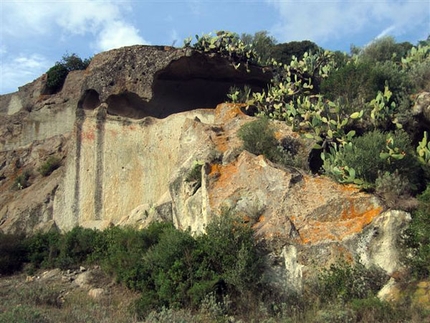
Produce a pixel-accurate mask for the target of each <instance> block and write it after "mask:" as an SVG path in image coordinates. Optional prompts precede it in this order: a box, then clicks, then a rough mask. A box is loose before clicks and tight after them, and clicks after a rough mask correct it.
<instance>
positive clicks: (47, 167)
mask: <svg viewBox="0 0 430 323" xmlns="http://www.w3.org/2000/svg"><path fill="white" fill-rule="evenodd" d="M60 166H61V159H60V158H58V157H55V156H49V157H48V159H47V160H46V161H45V162H44V163H43V164H42V165H41V166H40V167H39V173H40V174H42V176H49V175H51V173H52V172H53V171H54V170H56V169H57V168H58V167H60Z"/></svg>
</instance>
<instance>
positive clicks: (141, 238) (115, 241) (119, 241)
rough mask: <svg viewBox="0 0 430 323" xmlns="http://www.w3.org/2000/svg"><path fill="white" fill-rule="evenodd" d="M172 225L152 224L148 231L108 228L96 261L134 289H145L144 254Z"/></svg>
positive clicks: (100, 244) (97, 245) (101, 235)
mask: <svg viewBox="0 0 430 323" xmlns="http://www.w3.org/2000/svg"><path fill="white" fill-rule="evenodd" d="M172 227H173V226H172V224H171V223H151V224H150V225H149V226H148V228H146V229H144V230H136V229H132V228H119V227H112V228H109V229H106V230H105V231H103V232H101V234H100V235H99V236H98V239H97V241H96V247H95V249H96V250H95V254H94V255H93V260H94V261H96V262H99V263H100V264H101V266H102V268H103V270H105V271H106V272H107V273H108V274H110V275H113V276H114V277H115V278H116V280H117V281H118V282H120V283H122V284H124V285H125V286H127V287H128V288H131V289H133V290H142V288H143V287H142V284H143V283H144V282H145V279H146V277H147V271H146V268H145V267H144V261H143V256H144V255H145V253H146V252H147V251H148V250H149V248H151V247H152V246H154V245H156V244H157V243H158V242H159V240H160V237H161V235H162V233H163V232H164V231H165V230H168V229H170V228H172Z"/></svg>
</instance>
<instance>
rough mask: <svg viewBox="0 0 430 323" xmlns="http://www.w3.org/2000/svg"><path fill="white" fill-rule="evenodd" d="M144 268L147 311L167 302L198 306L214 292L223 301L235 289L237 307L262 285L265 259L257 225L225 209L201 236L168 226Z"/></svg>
mask: <svg viewBox="0 0 430 323" xmlns="http://www.w3.org/2000/svg"><path fill="white" fill-rule="evenodd" d="M139 271H140V275H139V277H138V280H139V282H138V285H137V288H138V290H140V291H141V292H142V297H141V298H140V299H139V301H138V302H137V303H136V309H137V312H138V315H139V316H142V317H143V316H145V315H146V314H147V313H149V312H150V311H152V310H159V309H161V308H162V307H167V308H180V307H182V308H183V307H191V308H197V307H199V306H200V304H201V302H202V301H203V300H204V299H206V298H207V297H209V295H213V297H215V299H216V301H217V302H224V301H225V300H226V297H227V295H231V296H232V299H233V298H234V301H235V306H236V308H237V307H238V306H242V307H246V306H247V305H246V304H247V303H249V300H250V299H251V298H252V297H256V295H257V290H258V288H259V287H260V286H259V284H258V282H259V281H260V277H261V273H262V261H261V258H260V257H259V256H258V253H257V249H256V245H255V241H254V237H253V231H252V229H251V228H250V227H249V226H247V225H244V224H242V223H240V222H238V219H235V218H233V217H232V216H231V215H228V214H224V215H223V216H221V217H220V218H219V219H217V220H215V221H214V222H212V223H210V224H209V225H208V227H207V233H206V234H204V235H202V236H199V237H197V238H193V237H192V236H191V235H190V233H189V232H187V231H185V232H184V231H178V230H176V229H174V228H173V227H172V228H167V229H166V230H165V231H164V232H163V233H162V234H161V236H160V240H159V242H158V243H157V244H155V245H153V246H152V247H151V248H150V249H148V251H147V252H146V253H145V254H144V256H143V262H142V266H141V267H140V268H139ZM253 292H254V293H253ZM249 306H251V305H249Z"/></svg>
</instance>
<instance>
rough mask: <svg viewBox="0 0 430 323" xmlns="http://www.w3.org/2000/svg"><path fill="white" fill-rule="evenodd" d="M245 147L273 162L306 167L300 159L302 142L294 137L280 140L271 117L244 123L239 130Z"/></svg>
mask: <svg viewBox="0 0 430 323" xmlns="http://www.w3.org/2000/svg"><path fill="white" fill-rule="evenodd" d="M238 136H239V138H240V139H242V142H243V149H245V150H247V151H249V152H250V153H253V154H255V155H263V156H264V157H266V158H267V159H269V160H270V161H271V162H273V163H277V164H280V165H284V166H297V167H300V166H301V167H305V166H304V165H303V163H304V162H303V160H301V159H300V156H299V151H300V150H301V146H302V145H301V143H300V142H299V141H298V140H295V139H292V138H284V139H283V140H282V141H281V142H279V141H278V140H277V139H276V137H275V129H274V127H273V126H272V125H271V123H270V121H269V119H267V118H258V119H256V120H255V121H252V122H250V123H247V124H245V125H243V126H242V127H241V128H240V129H239V132H238Z"/></svg>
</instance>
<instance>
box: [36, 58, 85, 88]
mask: <svg viewBox="0 0 430 323" xmlns="http://www.w3.org/2000/svg"><path fill="white" fill-rule="evenodd" d="M90 61H91V59H89V58H88V59H84V60H82V59H81V58H80V57H79V56H78V55H76V54H74V53H73V54H70V55H69V54H66V55H64V56H63V57H62V59H61V61H59V62H56V63H55V65H54V66H52V67H51V68H50V69H49V70H48V71H47V72H46V89H45V91H44V92H45V94H53V93H56V92H58V91H59V90H61V88H62V87H63V84H64V81H65V80H66V77H67V75H68V74H69V72H71V71H78V70H84V69H86V68H87V67H88V65H89V64H90Z"/></svg>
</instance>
